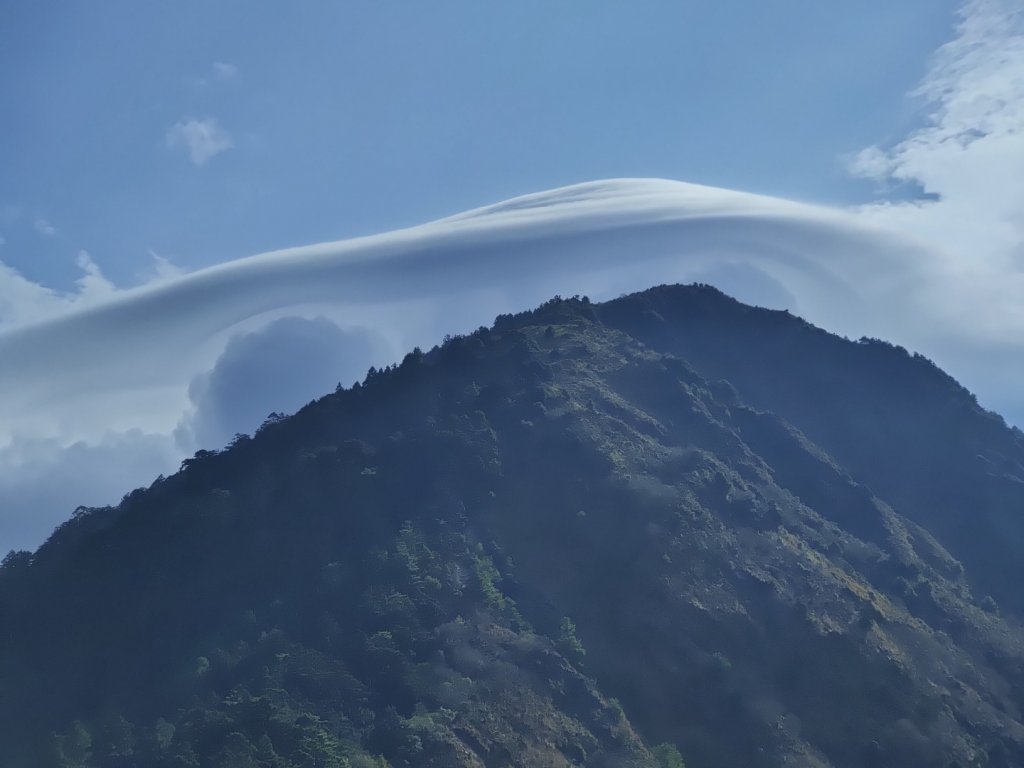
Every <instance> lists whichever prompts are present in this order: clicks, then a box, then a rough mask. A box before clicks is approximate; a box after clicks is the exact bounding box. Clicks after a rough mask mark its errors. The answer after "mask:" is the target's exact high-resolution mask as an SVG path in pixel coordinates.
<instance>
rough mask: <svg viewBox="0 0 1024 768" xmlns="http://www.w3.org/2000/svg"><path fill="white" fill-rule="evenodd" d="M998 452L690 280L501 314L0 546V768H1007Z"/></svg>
mask: <svg viewBox="0 0 1024 768" xmlns="http://www.w3.org/2000/svg"><path fill="white" fill-rule="evenodd" d="M1022 444H1024V439H1022V437H1021V435H1020V433H1018V432H1015V431H1012V430H1010V429H1008V428H1007V427H1006V426H1005V425H1004V424H1003V423H1002V422H1001V420H999V419H998V418H997V417H994V416H992V415H991V414H988V413H986V412H984V411H983V410H981V409H980V408H978V406H977V404H976V403H975V402H974V400H973V398H972V397H971V396H970V395H969V394H968V393H967V392H965V391H964V390H963V389H962V388H960V387H959V386H958V385H957V384H956V383H955V382H953V381H952V380H951V379H949V377H948V376H946V375H945V374H943V373H942V372H941V371H939V370H937V369H936V368H935V367H934V366H932V365H931V364H930V363H928V362H927V361H925V360H923V359H920V358H914V357H911V356H909V355H908V354H906V353H905V352H904V351H902V350H899V349H897V348H893V347H890V346H888V345H884V344H881V343H879V342H865V343H853V342H848V341H845V340H842V339H839V338H836V337H834V336H830V335H828V334H826V333H824V332H822V331H820V330H818V329H815V328H813V327H811V326H809V325H807V324H806V323H803V322H802V321H800V320H798V319H796V318H793V317H791V316H789V315H787V314H785V313H771V312H766V311H764V310H755V309H752V308H750V307H745V306H744V305H741V304H739V303H737V302H734V301H732V300H731V299H728V298H727V297H725V296H723V295H722V294H720V293H718V292H717V291H715V290H714V289H710V288H706V287H699V286H698V287H678V286H676V287H665V288H659V289H654V290H652V291H648V292H645V293H643V294H638V295H635V296H630V297H626V298H623V299H620V300H618V301H615V302H610V303H608V304H604V305H594V304H591V303H590V302H588V301H586V300H585V299H584V300H575V299H574V300H564V301H563V300H554V301H552V302H549V303H548V304H545V305H544V306H542V307H541V308H539V309H538V310H536V311H534V312H529V313H525V314H522V315H517V316H502V317H499V318H498V320H497V322H496V324H495V326H494V327H493V328H491V329H481V330H480V331H478V332H477V333H474V334H472V335H470V336H467V337H459V338H455V339H451V340H449V341H447V342H446V343H445V344H444V345H443V346H442V347H441V348H438V349H435V350H432V351H431V352H429V353H426V354H423V353H420V352H419V351H415V352H413V353H411V354H410V355H409V356H407V357H406V359H405V360H404V361H403V362H402V364H401V365H400V366H397V367H394V368H391V369H388V370H385V371H372V370H371V372H370V374H369V375H368V377H367V379H366V381H365V382H364V383H363V384H362V385H360V386H357V387H355V388H353V389H351V390H344V391H339V392H336V393H334V394H332V395H329V396H327V397H325V398H323V399H321V400H319V401H317V402H315V403H312V404H310V405H309V406H308V407H306V408H305V409H303V410H302V411H300V412H299V413H298V414H296V415H295V416H294V417H291V418H288V419H281V420H277V419H275V420H273V421H270V422H268V423H267V424H265V425H264V427H263V428H262V429H261V430H260V431H259V432H258V433H257V434H256V435H255V436H254V437H252V438H246V437H242V438H239V439H238V440H237V441H236V442H235V443H234V444H233V445H232V446H231V447H230V448H229V449H227V450H225V451H223V452H219V453H205V452H204V453H201V454H198V455H197V456H196V457H195V458H193V459H191V460H189V461H187V462H185V465H184V467H183V469H182V471H181V472H180V473H178V474H176V475H174V476H173V477H170V478H166V479H160V480H158V481H157V482H156V483H154V484H153V486H151V487H150V488H148V489H145V490H138V491H135V492H133V493H131V494H129V495H128V496H126V497H125V499H124V501H123V502H122V503H121V504H120V505H119V506H118V507H116V508H106V509H90V510H86V509H83V510H79V511H78V512H77V513H76V515H75V516H74V517H73V518H72V519H71V520H70V521H68V523H66V524H65V525H64V526H62V527H61V528H60V529H58V531H57V532H55V534H54V535H53V537H52V538H51V539H50V540H49V541H48V542H47V543H46V544H45V545H44V546H43V547H42V548H41V549H40V550H39V551H38V552H37V553H35V554H34V555H30V554H28V553H15V554H12V555H10V556H8V558H7V559H6V560H5V562H4V566H3V568H2V570H0V624H2V627H3V633H2V635H0V758H2V760H0V762H3V764H4V765H8V764H9V765H24V766H50V765H63V766H86V765H91V766H208V765H210V766H243V765H244V766H251V765H260V766H281V767H283V766H318V767H319V766H374V765H376V766H382V765H391V766H396V767H397V766H419V765H434V766H486V767H487V768H492V767H493V766H504V765H517V766H570V765H588V766H648V767H650V768H655V767H656V766H678V765H679V764H680V760H685V763H686V765H687V766H689V768H712V767H715V766H738V765H743V766H755V767H756V766H783V765H786V766H790V765H794V766H836V768H846V767H849V768H854V767H858V766H865V767H867V766H879V765H894V766H895V765H899V766H909V767H914V766H921V767H922V768H924V767H926V766H927V767H931V766H935V768H948V767H949V766H964V767H965V768H966V766H975V765H977V766H980V765H988V766H1015V765H1021V764H1024V725H1022V722H1024V715H1022V710H1024V631H1022V629H1021V627H1020V625H1019V623H1018V622H1019V617H1020V616H1021V608H1022V606H1024V602H1022V601H1021V598H1020V597H1019V595H1017V594H1016V592H1015V590H1014V579H1013V575H1014V574H1016V573H1018V571H1019V570H1020V568H1021V566H1020V565H1019V564H1018V562H1017V560H1018V557H1017V555H1018V554H1019V553H1020V552H1021V551H1022V549H1021V546H1020V544H1019V542H1020V536H1021V531H1022V525H1021V522H1020V519H1019V515H1020V514H1021V513H1022V511H1024V506H1022V505H1021V503H1020V502H1021V500H1022V499H1024V497H1022V496H1021V495H1020V490H1019V488H1020V487H1024V486H1022V484H1021V478H1022V477H1024V471H1022V469H1021V467H1022V466H1024V448H1022ZM680 755H681V757H680Z"/></svg>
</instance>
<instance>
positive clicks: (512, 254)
mask: <svg viewBox="0 0 1024 768" xmlns="http://www.w3.org/2000/svg"><path fill="white" fill-rule="evenodd" d="M870 222H871V219H870V218H869V217H865V216H864V215H863V214H862V213H857V212H849V213H848V212H842V211H836V210H832V209H827V208H822V207H815V206H809V205H803V204H799V203H794V202H791V201H787V200H780V199H774V198H769V197H761V196H757V195H750V194H745V193H741V192H732V191H728V190H723V189H715V188H710V187H703V186H697V185H693V184H685V183H681V182H672V181H662V180H635V179H624V180H611V181H602V182H593V183H588V184H580V185H575V186H571V187H565V188H563V189H557V190H553V191H550V192H542V193H538V194H533V195H527V196H524V197H519V198H516V199H513V200H509V201H507V202H504V203H499V204H497V205H492V206H488V207H484V208H480V209H476V210H473V211H468V212H466V213H463V214H459V215H456V216H452V217H449V218H446V219H442V220H439V221H435V222H432V223H429V224H424V225H422V226H418V227H413V228H410V229H403V230H398V231H395V232H388V233H385V234H380V235H375V236H372V237H364V238H359V239H355V240H345V241H340V242H333V243H323V244H319V245H313V246H307V247H302V248H293V249H289V250H283V251H276V252H273V253H266V254H261V255H258V256H252V257H250V258H245V259H240V260H238V261H233V262H228V263H225V264H221V265H218V266H216V267H211V268H209V269H204V270H201V271H198V272H193V273H190V274H185V275H178V276H165V277H164V278H162V279H161V281H160V282H157V283H152V284H149V285H146V286H142V287H138V288H133V289H128V290H120V289H115V288H113V286H109V285H107V287H106V289H105V290H104V291H102V292H96V291H92V292H90V293H89V295H87V296H76V297H66V296H56V295H53V294H52V293H50V292H47V291H46V290H45V289H42V288H40V287H39V286H33V285H31V284H29V283H28V282H27V281H25V280H24V279H23V278H20V277H18V276H14V277H13V278H12V279H14V280H15V282H16V283H17V284H16V286H15V287H18V288H19V292H20V293H19V294H18V295H21V296H22V297H23V299H24V300H23V301H21V302H20V303H19V304H18V307H16V308H17V309H18V311H17V312H15V313H13V314H12V315H11V317H13V318H14V321H13V322H12V321H8V322H7V324H6V325H4V320H3V315H2V314H0V509H7V510H15V512H16V516H18V515H21V514H22V513H20V512H17V511H18V510H22V509H24V510H25V512H24V513H23V514H24V517H19V519H13V518H12V519H4V520H2V521H0V522H2V525H0V549H3V548H5V547H6V546H22V545H25V544H26V543H27V544H29V545H31V544H33V543H36V542H38V541H40V540H41V539H42V537H43V536H44V535H45V533H46V532H47V531H48V530H50V529H52V526H53V524H54V523H55V522H57V521H59V520H60V519H62V518H63V517H65V516H66V515H67V514H68V512H69V510H70V508H71V507H73V506H74V504H79V503H82V504H99V503H108V502H112V501H115V500H116V496H115V495H114V494H112V492H111V488H119V489H121V490H122V491H123V490H128V489H129V488H130V487H131V486H132V485H133V484H144V483H148V482H149V481H150V480H151V479H152V476H153V475H154V474H155V473H156V472H157V471H161V472H168V471H173V470H174V469H175V468H176V465H177V462H178V461H180V460H181V458H183V456H184V454H185V453H186V452H188V451H190V450H194V449H196V448H216V447H219V445H202V444H201V443H202V442H203V440H204V439H213V440H214V441H215V442H217V443H219V444H222V443H223V438H224V436H225V434H227V433H228V432H230V431H233V430H239V431H244V430H245V428H246V424H244V423H243V422H244V421H245V420H247V419H250V418H251V419H252V420H253V421H254V423H253V424H251V425H249V428H250V429H252V428H255V427H256V426H257V423H255V422H257V421H258V420H259V416H260V415H259V414H258V413H257V412H256V411H258V410H260V409H261V408H267V409H268V410H269V409H273V410H282V409H289V408H292V407H294V405H295V404H294V402H291V401H289V402H280V403H278V401H279V400H280V399H281V397H282V394H281V393H285V394H288V393H292V394H294V392H296V391H300V390H301V387H298V388H296V387H292V386H291V385H290V384H289V383H288V382H283V381H281V380H280V377H279V376H270V377H268V376H261V375H252V376H250V375H246V376H244V377H243V378H244V381H243V382H242V384H241V386H244V387H246V391H245V393H244V394H245V399H246V402H250V403H253V404H255V405H254V406H253V408H251V409H249V410H247V411H246V412H245V414H243V416H244V418H242V417H240V418H235V417H234V416H237V415H238V414H234V411H231V412H230V413H228V412H227V411H225V410H224V408H223V407H220V406H219V405H218V406H217V407H213V406H212V405H211V403H213V405H217V404H218V403H219V404H221V405H223V403H229V402H232V397H233V396H232V394H231V393H230V392H225V391H221V390H222V389H223V387H220V389H216V393H215V394H216V395H217V398H216V399H215V401H214V400H211V399H210V397H209V396H208V395H210V393H211V392H213V389H211V386H209V385H211V382H212V383H217V384H218V386H219V385H220V384H221V383H223V382H230V381H231V380H232V377H231V376H228V375H226V373H225V371H228V370H229V369H230V370H235V369H237V368H239V366H238V365H235V364H232V365H231V366H229V365H228V363H229V362H230V360H229V358H231V360H233V359H234V358H233V357H231V355H229V354H228V352H226V351H225V349H226V348H227V349H228V350H234V351H235V352H237V351H238V350H240V349H243V347H244V349H245V350H248V351H247V352H246V354H247V355H248V357H246V359H245V360H244V363H245V365H244V366H242V368H244V370H247V371H249V370H252V371H268V370H269V371H285V370H287V371H289V372H292V373H294V375H301V371H304V370H314V369H315V370H319V368H317V367H316V366H312V367H311V366H303V365H301V364H297V363H296V361H295V360H293V359H291V358H289V361H288V362H287V364H286V365H285V364H284V363H283V362H282V361H277V362H281V363H282V364H281V365H278V366H275V360H272V359H267V360H262V359H260V360H253V359H251V355H250V354H249V353H252V354H257V355H259V356H265V357H273V356H274V355H276V354H278V353H282V354H283V352H282V349H285V348H287V351H288V352H289V354H291V353H292V352H294V350H293V349H291V347H292V346H293V345H290V344H285V345H282V344H276V343H269V341H272V340H273V339H276V338H277V336H278V333H277V331H274V333H270V331H269V330H267V332H266V333H264V332H263V330H261V329H264V330H266V329H272V328H276V329H277V330H280V328H282V327H292V326H293V325H294V327H295V328H304V329H308V328H318V329H324V328H326V329H328V330H330V329H332V328H333V329H334V330H332V331H331V334H319V335H318V336H317V338H320V337H321V336H323V337H324V338H325V339H326V338H328V336H330V337H331V338H334V337H338V338H346V339H358V338H359V336H358V334H357V333H356V332H357V329H359V328H365V329H369V332H370V333H371V334H372V338H373V340H374V341H373V343H372V344H369V345H366V344H362V345H358V344H357V345H356V346H352V345H351V344H349V345H348V346H347V347H346V349H347V350H348V351H347V352H346V353H345V354H343V355H342V356H341V357H339V358H338V359H337V360H334V362H333V363H332V365H331V367H330V368H329V371H328V372H329V373H330V376H327V374H326V373H325V374H324V381H327V380H328V379H331V383H333V377H334V376H335V375H337V376H338V377H339V378H340V377H341V376H348V375H352V372H353V371H354V370H356V369H357V367H358V366H362V365H365V364H367V363H369V364H373V365H382V364H386V363H387V362H389V361H391V360H395V359H398V358H400V357H401V355H402V354H404V352H406V351H407V350H408V349H410V348H411V347H412V346H414V345H420V346H430V345H432V344H433V343H435V342H436V341H437V340H439V339H440V337H441V336H442V335H443V334H444V333H448V332H463V331H467V330H471V329H473V328H475V327H477V326H479V325H481V324H486V323H490V322H491V321H492V320H493V319H494V316H495V315H496V314H498V313H502V312H508V311H515V310H518V309H524V308H527V307H529V306H532V305H534V304H536V303H538V302H540V301H543V300H545V299H547V298H550V297H551V296H552V295H553V294H556V293H561V294H576V293H580V294H587V295H589V296H591V297H592V298H594V299H606V298H612V297H614V296H617V295H619V294H621V293H625V292H629V291H633V290H640V289H643V288H646V287H649V286H650V285H653V284H657V283H665V282H676V281H679V282H686V281H700V282H709V283H712V284H715V285H717V286H718V287H720V288H722V289H723V290H725V291H726V292H728V293H731V294H732V295H734V296H736V297H737V298H739V299H741V300H744V301H747V302H750V303H756V304H761V305H764V306H771V307H774V308H786V309H789V310H791V311H793V312H795V313H797V314H801V315H803V316H805V317H807V318H808V319H809V320H811V321H812V322H815V323H817V324H818V325H821V326H823V327H825V328H827V329H829V330H832V331H836V332H839V333H842V334H845V335H848V336H851V337H859V336H862V335H868V336H877V337H882V338H886V339H888V340H891V341H894V342H897V343H900V344H903V345H905V346H907V347H910V348H912V349H915V350H918V351H921V352H923V353H924V354H926V355H928V356H930V357H932V358H933V359H935V360H936V362H938V363H939V364H940V365H943V366H944V367H946V368H947V369H948V370H950V371H951V372H952V373H953V374H954V375H955V376H957V377H958V378H960V379H961V380H962V381H964V383H965V384H967V385H968V386H969V387H971V388H972V389H974V390H975V391H977V392H979V394H980V395H981V396H982V397H981V399H982V402H983V403H984V404H986V405H988V406H990V407H992V406H995V407H997V408H1001V409H1003V410H1004V412H1009V413H1011V414H1013V413H1017V414H1019V413H1021V412H1022V411H1024V408H1020V406H1021V405H1022V404H1021V403H1020V402H1019V395H1017V394H1016V392H1017V389H1016V388H1013V389H1008V390H1001V389H1000V384H1001V383H1002V382H1005V381H1008V380H1009V381H1014V380H1016V381H1019V380H1020V378H1021V374H1022V373H1024V362H1022V361H1024V355H1022V354H1020V353H1021V352H1024V349H1022V347H1024V343H1022V342H1019V341H1016V340H1015V339H1019V338H1024V328H1021V329H1020V330H1021V331H1022V333H1021V334H1019V335H1017V336H1013V335H1012V334H1010V335H1009V336H1008V335H1007V334H1006V333H1003V332H1001V333H1000V334H998V335H991V334H990V335H986V334H987V328H988V327H990V325H991V318H992V317H993V316H995V315H998V316H999V317H1001V318H1003V319H1004V320H1005V322H1001V324H1000V328H1001V329H1002V330H1005V328H1006V327H1007V325H1008V324H1012V323H1013V316H1012V311H1011V310H1012V308H1007V307H1002V306H999V305H995V306H991V307H988V308H987V309H988V312H987V313H986V315H985V317H984V318H982V319H984V322H981V320H979V322H978V323H976V324H972V323H971V322H964V317H965V316H968V317H970V313H969V312H965V307H964V301H965V299H964V298H963V296H962V294H961V292H959V289H958V284H957V283H956V282H954V281H948V280H945V279H944V278H942V277H941V275H943V274H946V273H944V272H941V271H938V272H937V271H936V270H934V269H933V266H934V261H935V251H934V250H933V249H930V248H928V247H925V246H924V245H922V244H920V243H919V242H916V241H914V240H911V239H909V238H907V237H905V236H902V235H898V234H895V233H894V232H892V231H889V230H886V229H883V228H880V227H878V226H876V225H874V224H872V223H870ZM90 263H91V262H90ZM93 271H94V272H96V273H97V274H98V268H95V266H93ZM7 277H8V278H11V275H10V274H7ZM36 308H38V314H37V315H36V316H35V317H36V319H33V312H34V311H36ZM286 317H305V318H307V321H306V324H305V325H295V324H294V323H293V324H291V325H287V326H282V325H276V326H275V325H274V323H275V322H279V321H280V319H281V318H286ZM318 317H319V318H325V319H326V320H325V321H317V322H312V323H311V321H310V320H309V319H310V318H318ZM327 321H329V322H327ZM325 322H326V323H327V324H325ZM254 332H258V333H259V335H258V336H252V334H253V333H254ZM359 333H364V332H362V331H360V332H359ZM240 334H243V336H240ZM244 334H249V336H247V337H246V336H244ZM353 334H356V335H353ZM232 338H236V339H242V338H249V339H250V341H249V342H245V343H244V344H243V343H242V342H241V341H238V342H236V343H234V344H232V343H231V339H232ZM254 338H256V339H262V340H263V341H264V342H267V343H263V342H261V343H259V344H254V343H252V341H251V340H252V339H254ZM1007 339H1010V340H1009V341H1008V340H1007ZM317 349H319V350H320V353H322V352H323V347H322V345H321V346H320V347H317ZM275 350H276V351H275ZM320 353H317V354H320ZM292 357H294V355H292ZM235 362H237V361H235ZM296 372H298V373H296ZM235 378H237V377H235ZM197 382H198V383H197ZM344 383H350V382H344ZM200 384H202V385H203V386H200ZM302 391H303V392H305V390H302ZM304 396H308V394H307V395H304ZM236 410H237V409H236ZM249 411H252V413H249ZM226 413H228V415H231V414H234V415H233V416H232V417H231V418H230V419H227V420H225V414H226ZM228 422H230V423H228ZM211 435H212V436H214V437H212V438H211V437H204V436H211ZM185 438H187V439H185ZM185 443H195V444H194V445H192V444H189V445H187V446H186V445H185ZM143 447H144V448H145V449H146V450H144V451H143V450H141V448H143ZM122 454H123V459H124V460H123V461H122V460H121V459H117V458H116V457H117V456H121V455H122ZM139 456H144V457H146V461H144V462H139V461H135V460H134V459H135V458H137V457H139ZM96 457H102V458H103V461H100V462H99V463H98V464H97V461H94V460H93V459H94V458H96ZM112 457H114V458H112ZM98 465H99V466H101V467H102V468H103V471H97V469H96V467H97V466H98ZM132 468H134V470H133V469H132ZM30 469H31V470H32V471H29V470H30ZM104 472H106V474H105V475H104ZM133 472H134V474H133ZM58 478H59V479H60V483H55V481H56V480H57V479H58ZM15 479H19V481H18V482H17V483H15V482H13V481H14V480H15ZM29 481H31V482H29ZM26 483H28V485H27V486H26ZM57 487H60V488H67V489H74V504H72V499H70V498H67V499H65V498H64V496H61V497H60V499H59V500H56V501H55V500H54V499H53V493H52V490H53V489H54V488H57ZM40 505H41V506H40ZM55 505H63V506H66V508H61V509H57V508H56V506H55ZM51 507H54V508H51ZM31 510H36V513H35V514H36V517H35V518H33V519H32V520H31V521H29V520H28V519H27V518H28V516H29V514H30V512H31Z"/></svg>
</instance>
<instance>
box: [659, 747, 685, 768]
mask: <svg viewBox="0 0 1024 768" xmlns="http://www.w3.org/2000/svg"><path fill="white" fill-rule="evenodd" d="M651 753H652V754H653V755H654V759H655V760H657V761H658V768H686V763H684V762H683V756H682V755H681V754H679V750H678V749H676V747H675V745H674V744H669V743H667V742H666V743H664V744H659V745H658V746H656V747H655V748H654V749H652V750H651Z"/></svg>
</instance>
